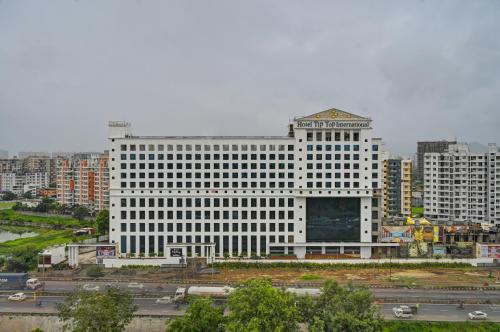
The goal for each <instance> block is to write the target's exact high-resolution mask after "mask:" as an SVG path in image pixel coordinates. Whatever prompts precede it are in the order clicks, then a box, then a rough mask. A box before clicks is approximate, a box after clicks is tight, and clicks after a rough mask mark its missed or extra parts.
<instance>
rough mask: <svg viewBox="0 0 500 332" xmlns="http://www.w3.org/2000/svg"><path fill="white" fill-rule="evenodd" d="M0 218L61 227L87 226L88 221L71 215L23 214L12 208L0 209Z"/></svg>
mask: <svg viewBox="0 0 500 332" xmlns="http://www.w3.org/2000/svg"><path fill="white" fill-rule="evenodd" d="M0 220H7V221H22V222H30V223H33V224H37V223H40V224H47V225H54V226H55V225H57V226H63V227H73V226H74V227H82V226H87V225H88V224H89V222H86V221H80V220H78V219H75V218H71V217H64V216H37V215H30V214H23V213H20V212H17V211H14V210H12V209H8V210H0Z"/></svg>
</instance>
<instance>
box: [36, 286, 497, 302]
mask: <svg viewBox="0 0 500 332" xmlns="http://www.w3.org/2000/svg"><path fill="white" fill-rule="evenodd" d="M85 284H91V285H98V286H99V287H100V289H105V287H106V285H113V286H117V287H120V288H123V289H128V290H130V291H132V292H134V293H140V294H144V295H146V294H152V295H155V294H163V295H167V294H172V293H174V292H175V290H176V289H177V287H178V286H179V285H175V284H158V283H143V284H142V285H143V288H131V287H128V283H127V282H75V281H46V283H45V290H46V291H48V292H69V291H73V290H75V289H76V288H78V287H81V286H83V285H85ZM158 286H160V287H161V289H159V288H158ZM373 294H374V296H375V298H376V299H382V300H383V299H387V300H391V301H395V302H399V299H402V301H407V300H408V301H412V302H438V301H442V302H456V303H458V302H460V301H465V302H469V303H474V302H485V301H491V302H500V291H492V290H488V291H479V290H446V289H425V288H414V289H408V288H373Z"/></svg>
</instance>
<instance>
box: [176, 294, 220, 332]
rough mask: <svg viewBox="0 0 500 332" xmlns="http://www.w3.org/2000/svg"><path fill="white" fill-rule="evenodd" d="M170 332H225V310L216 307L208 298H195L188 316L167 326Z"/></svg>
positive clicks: (177, 319)
mask: <svg viewBox="0 0 500 332" xmlns="http://www.w3.org/2000/svg"><path fill="white" fill-rule="evenodd" d="M167 331H169V332H205V331H211V332H223V331H225V329H224V308H223V307H218V308H217V307H214V306H213V303H212V300H211V299H208V298H194V299H193V300H192V301H191V302H190V304H189V307H188V308H187V310H186V314H185V315H184V316H182V317H179V318H176V319H174V320H172V321H170V323H169V324H168V325H167Z"/></svg>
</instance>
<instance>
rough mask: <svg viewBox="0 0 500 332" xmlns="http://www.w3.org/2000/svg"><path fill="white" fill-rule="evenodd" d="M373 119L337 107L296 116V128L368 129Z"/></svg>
mask: <svg viewBox="0 0 500 332" xmlns="http://www.w3.org/2000/svg"><path fill="white" fill-rule="evenodd" d="M370 124H371V119H370V118H365V117H362V116H359V115H355V114H352V113H348V112H344V111H341V110H338V109H335V108H332V109H329V110H326V111H323V112H319V113H316V114H312V115H309V116H305V117H301V118H296V119H295V126H294V127H295V128H296V129H368V128H370Z"/></svg>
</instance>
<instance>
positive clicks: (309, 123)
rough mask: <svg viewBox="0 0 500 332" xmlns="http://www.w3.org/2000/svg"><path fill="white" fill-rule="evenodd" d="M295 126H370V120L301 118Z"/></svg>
mask: <svg viewBox="0 0 500 332" xmlns="http://www.w3.org/2000/svg"><path fill="white" fill-rule="evenodd" d="M295 128H311V129H334V128H344V129H347V128H353V129H355V128H370V121H366V120H363V121H324V120H319V121H317V120H299V121H297V123H296V125H295Z"/></svg>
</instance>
